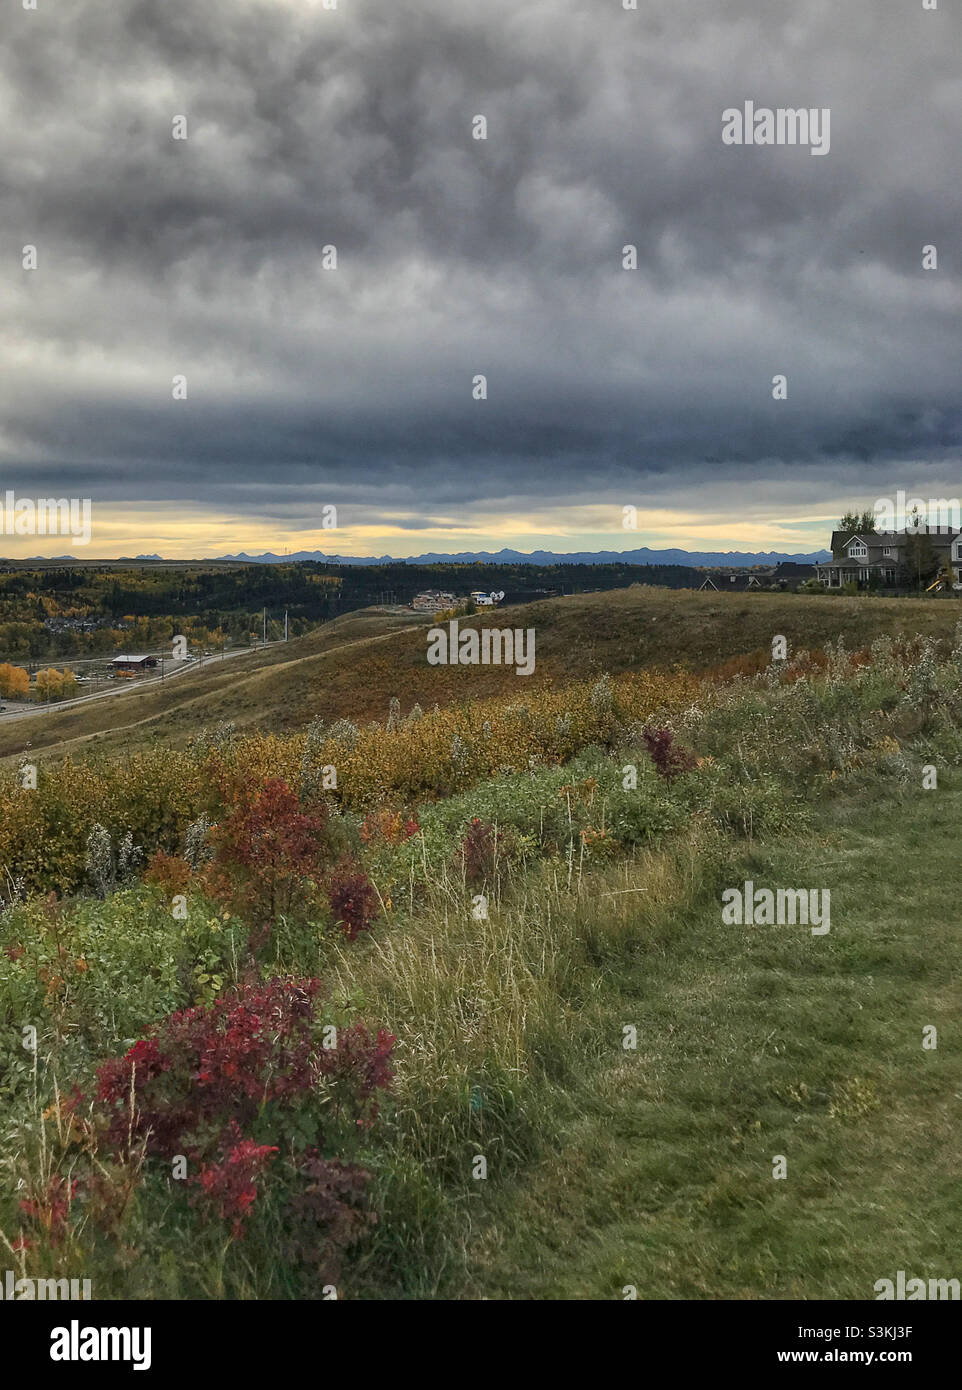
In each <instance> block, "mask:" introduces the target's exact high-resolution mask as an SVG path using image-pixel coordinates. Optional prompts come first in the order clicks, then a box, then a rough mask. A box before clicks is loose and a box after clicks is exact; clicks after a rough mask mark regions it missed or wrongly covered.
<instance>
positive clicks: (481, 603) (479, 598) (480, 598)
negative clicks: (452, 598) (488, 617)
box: [471, 589, 495, 608]
mask: <svg viewBox="0 0 962 1390" xmlns="http://www.w3.org/2000/svg"><path fill="white" fill-rule="evenodd" d="M471 601H472V603H475V604H476V605H477V606H478V608H493V607H494V603H495V599H494V594H485V593H482V591H481V590H480V589H474V590H472V592H471Z"/></svg>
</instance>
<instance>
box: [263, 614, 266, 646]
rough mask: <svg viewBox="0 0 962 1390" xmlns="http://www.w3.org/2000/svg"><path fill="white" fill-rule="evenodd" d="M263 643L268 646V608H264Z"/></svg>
mask: <svg viewBox="0 0 962 1390" xmlns="http://www.w3.org/2000/svg"><path fill="white" fill-rule="evenodd" d="M263 645H264V646H265V647H266V646H267V609H266V608H265V609H264V638H263Z"/></svg>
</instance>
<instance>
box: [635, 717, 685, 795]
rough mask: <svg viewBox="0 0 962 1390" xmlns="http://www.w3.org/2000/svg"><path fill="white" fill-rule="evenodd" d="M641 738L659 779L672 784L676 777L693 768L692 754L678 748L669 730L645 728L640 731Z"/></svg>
mask: <svg viewBox="0 0 962 1390" xmlns="http://www.w3.org/2000/svg"><path fill="white" fill-rule="evenodd" d="M641 736H642V738H643V739H644V741H645V747H646V748H647V749H648V752H649V753H650V754H651V760H652V762H653V763H654V764H655V767H656V769H657V771H658V775H659V777H663V778H664V779H665V781H666V782H668V783H671V782H673V781H674V780H675V778H676V777H680V776H681V775H682V773H683V772H690V771H691V769H692V768H693V767H694V766H695V758H694V756H693V754H691V753H689V752H688V750H687V749H685V748H679V747H678V745H677V744H676V743H675V735H674V733H673V732H672V730H671V729H652V728H646V729H642V731H641Z"/></svg>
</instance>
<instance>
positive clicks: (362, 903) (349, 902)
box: [328, 870, 378, 941]
mask: <svg viewBox="0 0 962 1390" xmlns="http://www.w3.org/2000/svg"><path fill="white" fill-rule="evenodd" d="M328 901H329V902H330V904H331V911H332V912H333V914H334V921H335V923H336V925H338V926H339V927H342V928H343V930H344V934H345V936H346V937H347V939H348V940H349V941H354V940H355V938H356V937H357V936H358V935H359V933H361V932H362V931H367V930H368V928H369V927H370V925H371V923H372V922H373V920H374V918H375V917H376V916H377V909H378V902H377V892H376V890H375V888H374V885H373V883H372V882H371V880H370V879H369V878H368V876H367V874H366V873H364V872H363V870H359V871H358V872H356V873H350V872H348V871H346V870H342V871H341V872H340V873H339V874H338V875H336V876H335V877H334V878H333V879H332V881H331V883H330V885H329V887H328Z"/></svg>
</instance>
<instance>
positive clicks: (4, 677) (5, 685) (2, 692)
mask: <svg viewBox="0 0 962 1390" xmlns="http://www.w3.org/2000/svg"><path fill="white" fill-rule="evenodd" d="M0 696H2V697H3V698H4V699H5V700H26V699H28V698H29V696H30V677H29V676H28V674H27V672H26V671H25V670H24V669H23V667H22V666H11V665H10V663H9V662H8V661H5V662H3V663H2V664H0Z"/></svg>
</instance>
